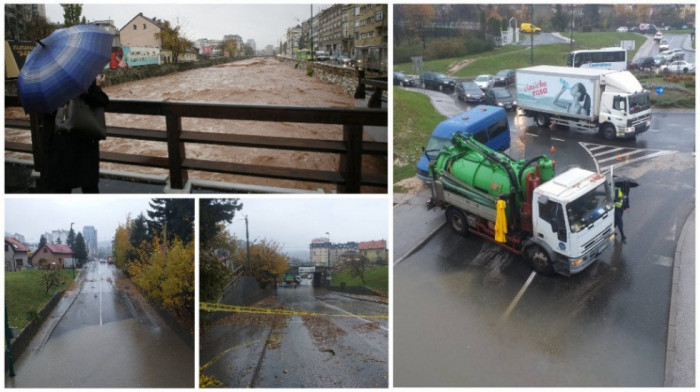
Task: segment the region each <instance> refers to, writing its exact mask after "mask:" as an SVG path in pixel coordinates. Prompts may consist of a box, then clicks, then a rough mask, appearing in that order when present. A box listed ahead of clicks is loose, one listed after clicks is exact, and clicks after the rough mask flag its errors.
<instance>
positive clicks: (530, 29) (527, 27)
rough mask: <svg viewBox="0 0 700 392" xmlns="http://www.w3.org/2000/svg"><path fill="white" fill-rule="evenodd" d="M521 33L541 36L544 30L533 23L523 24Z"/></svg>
mask: <svg viewBox="0 0 700 392" xmlns="http://www.w3.org/2000/svg"><path fill="white" fill-rule="evenodd" d="M520 32H521V33H536V34H539V33H540V32H542V29H540V28H539V27H537V26H535V25H534V24H532V23H521V24H520Z"/></svg>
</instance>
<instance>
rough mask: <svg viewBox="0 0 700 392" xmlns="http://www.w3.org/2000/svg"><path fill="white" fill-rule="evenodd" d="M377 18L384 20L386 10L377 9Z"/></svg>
mask: <svg viewBox="0 0 700 392" xmlns="http://www.w3.org/2000/svg"><path fill="white" fill-rule="evenodd" d="M375 19H376V20H384V10H379V11H377V15H376V17H375Z"/></svg>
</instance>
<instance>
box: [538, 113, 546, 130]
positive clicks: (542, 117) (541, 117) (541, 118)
mask: <svg viewBox="0 0 700 392" xmlns="http://www.w3.org/2000/svg"><path fill="white" fill-rule="evenodd" d="M535 123H536V124H537V126H538V127H543V128H544V127H548V126H549V116H547V115H546V114H544V113H537V114H536V115H535Z"/></svg>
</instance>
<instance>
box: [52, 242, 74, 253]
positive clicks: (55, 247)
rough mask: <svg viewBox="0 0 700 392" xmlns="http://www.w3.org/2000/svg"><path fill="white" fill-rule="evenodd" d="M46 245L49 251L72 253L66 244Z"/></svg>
mask: <svg viewBox="0 0 700 392" xmlns="http://www.w3.org/2000/svg"><path fill="white" fill-rule="evenodd" d="M46 247H47V248H49V250H50V251H51V253H63V254H66V253H69V254H73V250H72V249H71V248H70V247H69V246H68V245H63V244H46Z"/></svg>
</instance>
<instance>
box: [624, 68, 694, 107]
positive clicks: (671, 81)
mask: <svg viewBox="0 0 700 392" xmlns="http://www.w3.org/2000/svg"><path fill="white" fill-rule="evenodd" d="M637 79H638V80H639V82H640V83H641V84H642V87H644V88H645V89H647V90H649V92H650V94H651V104H652V106H653V107H656V108H664V109H667V108H687V109H694V108H695V75H676V74H670V75H654V74H637ZM657 86H661V87H663V88H664V92H663V94H661V95H658V94H657V93H656V87H657Z"/></svg>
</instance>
